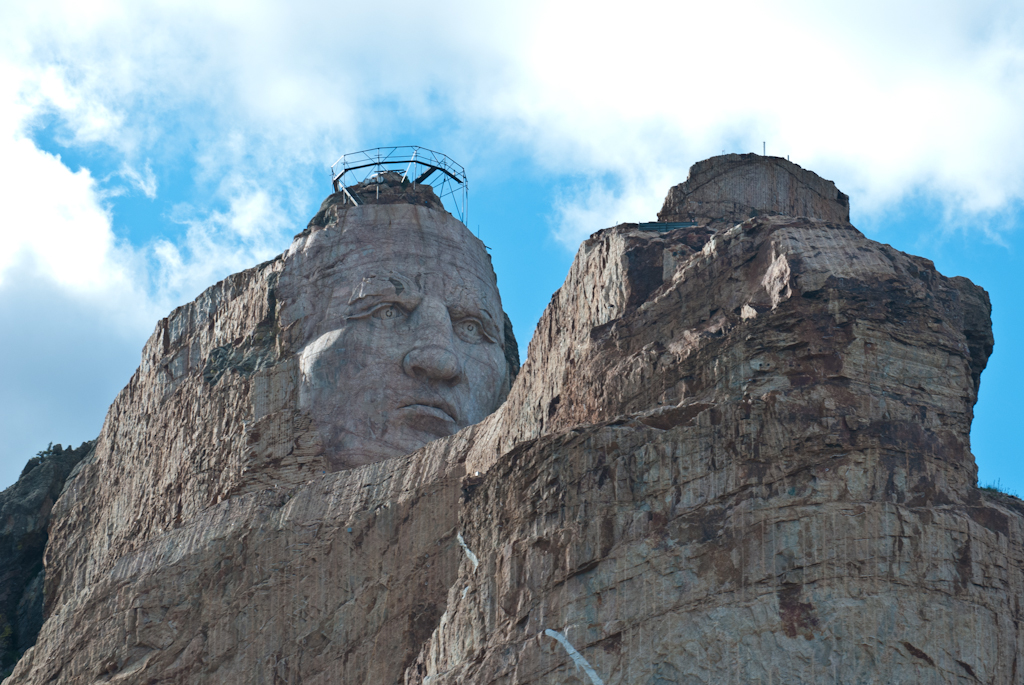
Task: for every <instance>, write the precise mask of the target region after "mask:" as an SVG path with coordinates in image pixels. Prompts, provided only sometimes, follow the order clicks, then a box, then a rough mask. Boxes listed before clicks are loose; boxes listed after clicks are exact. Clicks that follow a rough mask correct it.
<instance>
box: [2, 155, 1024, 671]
mask: <svg viewBox="0 0 1024 685" xmlns="http://www.w3.org/2000/svg"><path fill="white" fill-rule="evenodd" d="M709 170H711V171H709ZM705 172H707V173H705ZM712 172H713V173H712ZM784 175H785V176H786V178H787V179H788V180H785V181H784V182H783V181H778V179H779V178H781V177H782V176H784ZM705 176H707V179H705ZM751 178H754V179H764V178H774V179H776V181H775V182H774V183H775V186H774V187H776V188H782V187H784V188H785V192H784V193H783V192H781V191H780V192H778V193H775V194H774V195H771V196H770V197H768V196H764V195H763V194H761V195H759V194H758V193H760V192H761V191H758V190H756V189H755V190H751V189H750V188H749V187H748V185H749V183H750V181H749V179H751ZM702 179H704V180H702ZM708 179H710V180H708ZM705 180H706V181H707V182H705ZM757 183H761V181H757ZM714 188H717V190H714V191H713V189H714ZM833 191H834V194H830V193H833ZM403 192H404V191H403ZM715 193H717V195H716V194H715ZM783 196H785V197H784V198H783V199H779V198H780V197H783ZM815 198H818V199H815ZM847 205H848V203H847V202H846V200H845V196H843V195H842V194H841V193H839V192H838V191H837V190H835V187H834V186H833V185H831V184H830V183H829V182H827V181H823V180H822V179H820V178H818V177H816V176H814V175H813V174H811V173H810V172H807V171H804V170H801V169H799V168H798V167H795V165H790V164H788V163H787V162H785V160H776V159H773V158H753V159H751V158H748V157H737V156H727V157H725V158H715V159H712V160H708V161H706V162H703V163H701V164H698V165H697V166H695V168H694V170H693V171H692V172H691V177H690V179H689V180H688V181H687V183H685V184H683V186H681V187H677V188H676V189H673V191H672V193H670V196H669V200H667V201H666V210H665V211H663V215H662V216H661V218H662V220H663V221H665V222H672V223H666V225H665V226H663V228H665V229H669V230H664V231H645V230H641V228H640V226H639V225H636V224H632V225H630V224H625V225H620V226H617V227H614V228H611V229H606V230H603V231H599V232H598V233H596V234H594V236H592V237H591V238H590V239H589V240H587V241H586V242H585V243H584V244H583V245H582V246H581V248H580V251H579V254H578V256H577V259H576V261H575V262H574V264H573V266H572V269H571V270H570V273H569V275H568V277H567V279H566V282H565V284H564V285H563V287H562V288H561V289H560V290H559V291H558V292H557V293H556V294H555V296H554V297H553V298H552V301H551V304H550V305H549V306H548V308H547V310H546V312H545V314H544V316H543V317H542V319H541V321H540V323H539V325H538V327H537V330H536V332H535V334H534V337H533V340H532V341H531V343H530V349H529V355H528V361H527V362H526V363H525V364H524V366H523V368H522V369H521V371H520V373H519V375H518V377H517V379H516V382H515V384H514V385H513V387H512V389H511V391H510V392H509V395H508V398H507V400H506V401H505V403H504V404H503V405H502V406H501V408H499V409H498V411H496V412H495V413H494V414H492V415H491V416H489V417H488V418H486V419H484V420H483V421H482V422H480V423H478V424H476V425H473V426H470V427H467V428H465V429H464V430H462V431H461V432H459V433H458V434H456V435H453V436H451V437H448V438H443V439H440V440H437V441H434V442H432V443H430V444H429V445H427V446H425V447H424V448H422V449H420V450H418V451H416V452H414V453H413V454H410V455H406V456H402V457H396V458H392V459H387V460H385V461H381V462H377V463H373V464H369V465H366V466H360V467H358V468H354V469H349V470H344V471H340V472H336V473H327V472H325V471H326V468H325V463H324V461H323V458H322V448H321V445H320V444H319V443H318V442H317V440H316V439H315V437H311V436H313V435H314V433H313V432H312V429H311V427H310V425H309V423H307V422H305V421H306V420H305V419H303V417H302V415H301V412H298V413H296V412H293V411H290V410H289V411H288V412H285V410H284V409H283V408H282V407H287V406H292V405H291V404H288V403H289V402H291V403H292V404H294V401H295V400H294V398H293V399H287V398H289V397H293V396H292V395H290V394H289V393H294V383H293V382H292V381H290V380H289V376H288V373H290V372H289V371H287V369H288V365H289V363H291V362H289V361H288V354H286V353H282V350H284V351H287V350H288V349H291V348H289V342H288V340H289V338H288V336H289V335H291V334H290V333H288V332H287V331H289V330H293V329H290V328H289V327H288V325H287V323H286V322H285V323H284V325H282V322H283V320H284V319H283V315H282V314H281V311H282V308H281V307H280V306H279V305H277V304H274V303H275V302H276V301H277V300H276V299H275V298H276V297H277V296H276V295H273V296H271V294H270V293H271V292H272V291H273V292H277V291H276V290H275V288H276V286H275V283H278V282H279V281H277V280H275V278H278V279H280V278H282V276H280V275H279V276H276V277H275V276H274V274H281V273H282V271H283V270H284V269H285V268H287V267H286V265H285V264H284V263H283V262H284V261H285V260H286V259H287V258H283V259H279V260H276V261H274V262H270V263H268V264H265V265H261V266H260V267H258V268H257V269H255V270H252V271H250V272H246V273H244V274H241V275H239V276H236V277H232V278H231V279H228V280H227V281H225V282H224V283H222V284H219V285H218V286H216V287H215V288H213V289H211V290H210V291H208V292H207V293H206V294H204V296H203V297H202V298H200V300H198V301H197V302H196V303H194V304H193V305H189V306H188V307H186V308H183V309H182V310H179V311H178V312H176V314H175V315H174V316H172V317H171V318H170V319H169V320H167V321H166V322H162V323H161V326H160V327H159V328H158V331H157V334H156V335H154V338H153V339H151V341H150V343H149V344H148V345H147V348H146V352H145V353H144V360H143V366H142V367H141V368H140V371H139V373H138V374H137V375H136V377H135V378H133V381H132V383H131V384H130V385H129V386H128V388H126V389H125V391H123V392H122V394H121V395H120V396H119V398H118V400H117V401H116V402H115V404H114V406H113V407H112V409H111V413H110V415H109V416H108V420H107V422H106V424H105V426H104V430H103V434H102V435H101V437H100V441H99V444H98V446H97V453H96V454H97V456H96V458H95V459H94V460H93V462H92V463H91V464H89V465H88V466H87V467H85V468H83V469H82V471H81V473H80V474H79V475H78V476H77V477H76V478H75V479H74V480H73V481H72V482H71V483H70V484H69V487H68V489H67V491H66V492H65V494H64V495H63V496H62V497H61V499H60V501H59V502H58V503H57V506H56V507H55V509H54V523H53V527H52V529H51V530H52V532H51V543H50V545H49V546H48V551H47V614H48V618H47V621H46V623H45V625H44V626H43V630H42V632H41V634H40V638H39V641H38V643H37V644H36V646H35V647H34V648H32V649H31V650H30V651H29V652H28V653H26V655H25V656H24V657H23V658H22V660H21V661H20V662H19V664H18V666H17V668H16V671H15V673H14V675H13V677H12V679H11V680H10V682H11V683H18V684H20V683H49V682H67V683H71V682H119V683H136V682H137V683H154V682H155V683H160V682H188V683H219V682H252V683H259V682H268V683H269V682H282V683H284V682H287V683H328V682H332V683H333V682H366V683H392V682H403V681H404V682H407V683H433V684H436V683H524V684H525V683H587V682H590V683H595V684H596V683H608V684H610V683H624V684H627V683H628V684H632V683H721V682H763V683H769V682H785V683H804V682H806V683H811V682H819V681H826V680H827V681H828V682H844V683H846V682H849V683H873V682H975V681H981V682H1000V683H1002V682H1010V683H1021V682H1024V666H1022V663H1024V661H1022V659H1021V655H1022V654H1024V631H1022V630H1021V627H1020V626H1021V620H1022V618H1024V617H1022V613H1021V612H1022V610H1021V606H1020V597H1021V596H1022V595H1024V506H1022V505H1021V503H1020V502H1019V500H1015V499H1013V498H1009V497H1004V496H1000V495H993V494H988V493H984V492H982V491H980V490H979V489H978V488H977V487H976V467H975V465H974V460H973V457H972V455H971V453H970V445H969V429H970V423H971V419H972V415H973V406H974V402H975V400H976V397H977V389H978V383H979V379H980V376H981V372H982V371H983V369H984V367H985V364H986V361H987V358H988V355H989V354H990V353H991V350H992V337H991V327H990V323H989V311H990V307H989V303H988V297H987V295H986V294H985V292H984V291H983V290H982V289H980V288H978V287H977V286H974V285H973V284H971V283H970V282H969V281H967V280H966V279H962V278H946V277H944V276H942V275H941V274H938V273H937V272H936V271H935V268H934V266H933V265H932V264H931V263H930V262H928V261H927V260H924V259H921V258H918V257H912V256H909V255H906V254H903V253H900V252H898V251H896V250H894V249H892V248H891V247H889V246H886V245H880V244H878V243H875V242H873V241H870V240H868V239H866V238H865V237H864V236H863V235H862V234H860V233H859V232H858V231H857V230H856V229H855V228H854V227H853V226H851V225H850V224H849V223H848V221H847V218H848V215H847V214H845V213H844V212H845V211H846V209H844V208H846V207H847ZM694 207H696V208H697V209H693V208H694ZM700 207H704V208H705V210H704V211H706V212H707V214H705V215H700V214H698V213H696V212H697V211H698V209H699V208H700ZM416 211H433V210H429V209H427V208H421V209H417V210H416ZM787 212H800V213H801V214H802V215H801V216H793V215H790V214H787ZM751 214H753V216H750V215H751ZM318 216H319V215H318ZM325 217H326V218H322V219H321V220H322V221H324V222H325V223H323V224H322V225H323V226H328V225H330V223H331V220H332V219H331V218H330V217H329V216H327V215H325ZM315 221H316V220H314V222H315ZM321 237H326V236H321ZM304 239H305V238H303V240H304ZM311 306H315V305H311ZM225 346H229V347H230V349H229V350H227V351H226V352H225V353H224V355H225V357H226V358H227V359H229V360H233V361H231V362H230V363H224V362H211V359H212V358H213V357H214V350H217V349H225ZM506 349H507V347H506ZM211 364H213V365H214V366H216V365H217V364H221V365H222V366H223V367H224V368H223V372H222V373H221V375H220V376H219V378H218V381H217V383H216V384H212V385H211V383H210V381H209V380H206V379H204V369H210V368H212V367H211ZM218 368H219V367H218ZM254 397H255V398H263V399H254ZM260 402H263V403H265V404H266V405H270V404H272V405H273V406H274V407H277V409H276V410H275V411H276V412H277V414H281V415H282V417H281V418H274V419H273V421H271V422H270V423H266V419H261V418H260V416H271V415H275V414H274V412H273V411H272V412H269V413H267V412H266V411H265V410H256V411H253V410H252V409H251V407H253V406H256V407H260V406H264V405H261V404H260ZM260 412H263V413H262V414H261V413H260ZM260 421H264V423H262V424H261V423H260ZM254 433H255V434H256V435H255V437H254ZM318 460H319V461H318ZM126 488H127V489H128V490H129V491H130V495H129V496H127V497H124V498H121V497H120V496H119V494H118V493H119V492H120V490H121V489H126ZM137 500H141V501H137ZM97 507H98V509H97Z"/></svg>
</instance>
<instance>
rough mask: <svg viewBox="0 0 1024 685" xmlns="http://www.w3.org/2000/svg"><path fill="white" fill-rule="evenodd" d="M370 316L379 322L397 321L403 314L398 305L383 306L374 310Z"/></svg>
mask: <svg viewBox="0 0 1024 685" xmlns="http://www.w3.org/2000/svg"><path fill="white" fill-rule="evenodd" d="M370 316H372V317H373V318H375V319H380V320H381V321H398V320H399V319H401V318H402V317H403V316H405V312H403V311H402V309H401V308H400V307H399V306H398V305H395V304H385V305H383V306H380V307H377V308H376V309H374V310H373V313H372V314H371V315H370Z"/></svg>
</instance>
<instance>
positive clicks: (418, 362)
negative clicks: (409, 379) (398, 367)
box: [402, 345, 462, 381]
mask: <svg viewBox="0 0 1024 685" xmlns="http://www.w3.org/2000/svg"><path fill="white" fill-rule="evenodd" d="M402 367H403V368H404V369H405V372H406V373H407V374H409V375H410V376H424V377H426V378H429V379H432V380H438V381H450V380H454V379H456V378H458V376H459V374H460V373H461V371H462V369H461V367H460V366H459V359H458V357H456V356H455V353H454V352H452V351H451V350H446V349H445V348H443V347H438V346H437V345H429V346H425V347H417V348H415V349H413V350H410V351H409V353H408V354H407V355H405V359H404V360H403V362H402Z"/></svg>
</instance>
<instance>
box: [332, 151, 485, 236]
mask: <svg viewBox="0 0 1024 685" xmlns="http://www.w3.org/2000/svg"><path fill="white" fill-rule="evenodd" d="M386 171H394V172H399V173H401V174H402V180H403V181H406V180H407V181H409V182H410V183H426V184H428V185H430V186H431V187H433V189H434V193H436V194H437V196H438V198H439V199H440V200H441V203H442V204H444V205H445V208H446V209H448V211H450V212H451V213H452V216H455V217H457V218H458V219H459V221H461V222H462V223H463V224H465V225H466V226H469V181H468V180H467V179H466V170H465V169H464V168H463V167H462V165H461V164H459V163H458V162H456V161H455V160H453V159H452V158H451V157H449V156H448V155H446V154H444V153H443V152H437V151H435V150H429V149H427V148H425V147H420V146H418V145H395V146H393V147H376V148H373V149H370V150H360V151H359V152H349V153H348V154H344V155H342V156H341V157H340V158H339V159H338V161H337V162H335V163H334V164H332V165H331V185H333V186H334V192H336V193H342V192H343V193H345V194H346V195H348V196H349V198H350V199H352V201H353V202H355V199H354V198H352V196H351V195H350V194H349V192H348V188H349V187H350V186H353V185H356V184H357V183H363V182H366V181H370V182H372V181H373V180H374V179H377V180H380V179H381V178H382V174H383V173H384V172H386Z"/></svg>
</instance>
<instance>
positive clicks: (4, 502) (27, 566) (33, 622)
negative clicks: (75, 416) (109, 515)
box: [0, 442, 95, 675]
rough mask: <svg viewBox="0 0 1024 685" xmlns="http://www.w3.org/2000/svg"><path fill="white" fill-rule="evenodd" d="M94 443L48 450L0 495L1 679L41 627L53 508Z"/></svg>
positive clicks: (35, 458) (33, 639)
mask: <svg viewBox="0 0 1024 685" xmlns="http://www.w3.org/2000/svg"><path fill="white" fill-rule="evenodd" d="M94 445H95V442H85V443H82V444H81V445H80V446H79V447H78V448H77V449H71V447H68V448H67V449H64V447H63V446H61V445H57V446H56V447H54V446H53V445H51V446H50V447H48V448H47V449H46V450H43V451H42V452H40V453H39V454H38V455H37V456H35V457H32V458H31V459H29V460H28V463H27V464H26V465H25V468H24V470H23V471H22V472H21V477H20V478H18V482H16V483H15V484H14V485H12V486H10V487H9V488H7V489H6V490H4V491H3V492H0V675H8V674H9V673H10V670H11V668H13V666H14V663H15V662H16V661H17V660H18V658H19V657H20V656H21V655H22V653H24V651H25V650H26V649H28V648H29V647H31V646H32V644H33V643H34V642H35V641H36V635H38V634H39V628H40V627H41V626H42V625H43V577H44V576H45V572H44V571H43V550H44V549H45V547H46V539H47V537H46V531H47V526H48V524H49V522H50V511H51V509H52V508H53V503H54V502H56V501H57V498H58V497H60V494H61V490H62V489H63V487H64V482H65V481H66V480H67V478H68V474H70V473H72V470H73V469H75V467H76V465H77V464H78V463H79V462H80V461H82V459H83V458H85V457H86V455H88V454H89V453H90V452H91V451H92V448H93V446H94Z"/></svg>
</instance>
